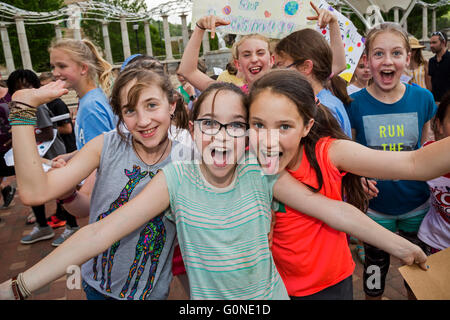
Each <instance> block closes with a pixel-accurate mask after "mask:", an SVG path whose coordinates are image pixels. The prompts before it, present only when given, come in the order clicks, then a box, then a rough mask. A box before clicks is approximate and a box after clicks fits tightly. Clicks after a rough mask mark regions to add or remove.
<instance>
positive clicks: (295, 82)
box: [249, 69, 368, 211]
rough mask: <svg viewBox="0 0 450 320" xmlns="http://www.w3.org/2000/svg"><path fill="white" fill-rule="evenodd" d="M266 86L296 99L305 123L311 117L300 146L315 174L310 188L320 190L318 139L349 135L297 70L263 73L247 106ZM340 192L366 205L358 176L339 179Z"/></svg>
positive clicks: (320, 172)
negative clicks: (314, 182)
mask: <svg viewBox="0 0 450 320" xmlns="http://www.w3.org/2000/svg"><path fill="white" fill-rule="evenodd" d="M265 90H270V91H271V92H274V93H276V94H280V95H283V96H285V97H286V98H288V99H290V100H291V101H292V102H293V103H295V105H296V106H297V111H298V112H299V114H300V116H301V117H302V118H303V121H304V125H307V124H308V122H309V121H310V119H314V125H313V126H312V128H311V130H310V132H309V133H308V135H307V136H306V137H304V138H302V139H301V141H300V144H299V147H300V146H301V145H303V147H304V150H305V154H306V157H307V158H308V160H309V162H310V164H311V167H312V168H313V169H314V171H315V172H316V175H317V182H318V188H313V187H312V186H310V188H311V189H312V190H314V191H315V192H318V191H320V190H321V189H322V186H323V174H322V171H321V168H320V166H319V163H318V161H317V158H316V144H317V142H318V141H319V139H321V138H323V137H331V138H335V139H345V140H350V139H349V138H348V137H347V135H346V134H345V133H344V132H343V131H342V129H341V127H340V125H339V123H338V122H337V120H336V119H335V117H334V116H333V115H332V113H331V112H330V110H329V109H328V108H327V107H325V106H323V105H322V104H317V103H316V98H315V95H314V91H313V89H312V87H311V85H310V83H309V82H308V80H307V79H306V78H305V77H304V76H302V75H301V74H300V73H299V72H297V71H294V70H287V69H278V70H277V69H275V70H272V71H270V72H268V73H267V74H265V75H263V76H262V77H261V78H259V79H258V80H256V81H255V82H254V83H253V86H252V88H251V90H250V95H249V103H250V107H251V103H252V101H254V100H255V99H256V97H257V96H258V95H259V94H260V93H261V92H263V91H265ZM250 110H251V108H250ZM273 112H276V110H273ZM342 194H343V195H344V196H345V198H346V200H347V201H348V202H349V203H350V204H352V205H354V206H355V207H357V208H359V209H361V210H362V211H365V210H366V209H367V205H368V199H367V195H366V193H365V192H364V191H363V189H362V186H361V181H360V177H358V176H356V175H354V174H351V173H347V174H346V175H345V176H344V178H343V179H342Z"/></svg>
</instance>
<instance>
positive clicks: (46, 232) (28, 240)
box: [20, 225, 55, 244]
mask: <svg viewBox="0 0 450 320" xmlns="http://www.w3.org/2000/svg"><path fill="white" fill-rule="evenodd" d="M54 236H55V233H54V232H53V229H52V228H50V227H49V226H47V227H43V228H42V227H39V226H38V225H36V226H34V228H33V230H32V231H31V233H30V234H29V235H27V236H25V237H23V238H22V240H20V243H22V244H32V243H35V242H38V241H41V240H47V239H51V238H53V237H54Z"/></svg>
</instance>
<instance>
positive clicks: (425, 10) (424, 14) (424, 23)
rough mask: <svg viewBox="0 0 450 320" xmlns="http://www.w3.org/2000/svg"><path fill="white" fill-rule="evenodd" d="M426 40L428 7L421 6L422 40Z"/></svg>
mask: <svg viewBox="0 0 450 320" xmlns="http://www.w3.org/2000/svg"><path fill="white" fill-rule="evenodd" d="M426 40H428V8H427V6H423V7H422V41H426Z"/></svg>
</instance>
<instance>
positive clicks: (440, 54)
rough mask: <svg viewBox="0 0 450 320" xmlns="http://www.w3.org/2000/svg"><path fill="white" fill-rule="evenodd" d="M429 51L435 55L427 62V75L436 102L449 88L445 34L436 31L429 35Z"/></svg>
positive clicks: (449, 79) (448, 59)
mask: <svg viewBox="0 0 450 320" xmlns="http://www.w3.org/2000/svg"><path fill="white" fill-rule="evenodd" d="M430 49H431V52H433V53H435V54H436V55H435V56H434V57H432V58H431V59H430V61H429V62H428V75H429V76H431V87H432V88H431V92H432V93H433V96H434V100H435V101H436V102H439V101H441V98H442V96H443V95H444V93H445V92H447V90H449V89H450V53H449V52H448V50H447V35H446V34H445V33H444V32H441V31H437V32H434V33H433V34H432V35H431V39H430Z"/></svg>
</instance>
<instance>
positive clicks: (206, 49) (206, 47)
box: [202, 30, 211, 54]
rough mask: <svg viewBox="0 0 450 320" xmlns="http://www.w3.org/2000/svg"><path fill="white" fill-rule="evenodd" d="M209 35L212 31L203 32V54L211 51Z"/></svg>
mask: <svg viewBox="0 0 450 320" xmlns="http://www.w3.org/2000/svg"><path fill="white" fill-rule="evenodd" d="M209 35H210V33H209V32H208V31H207V30H206V31H205V33H204V34H203V40H202V44H203V54H205V53H207V52H209V51H211V47H210V46H209Z"/></svg>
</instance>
